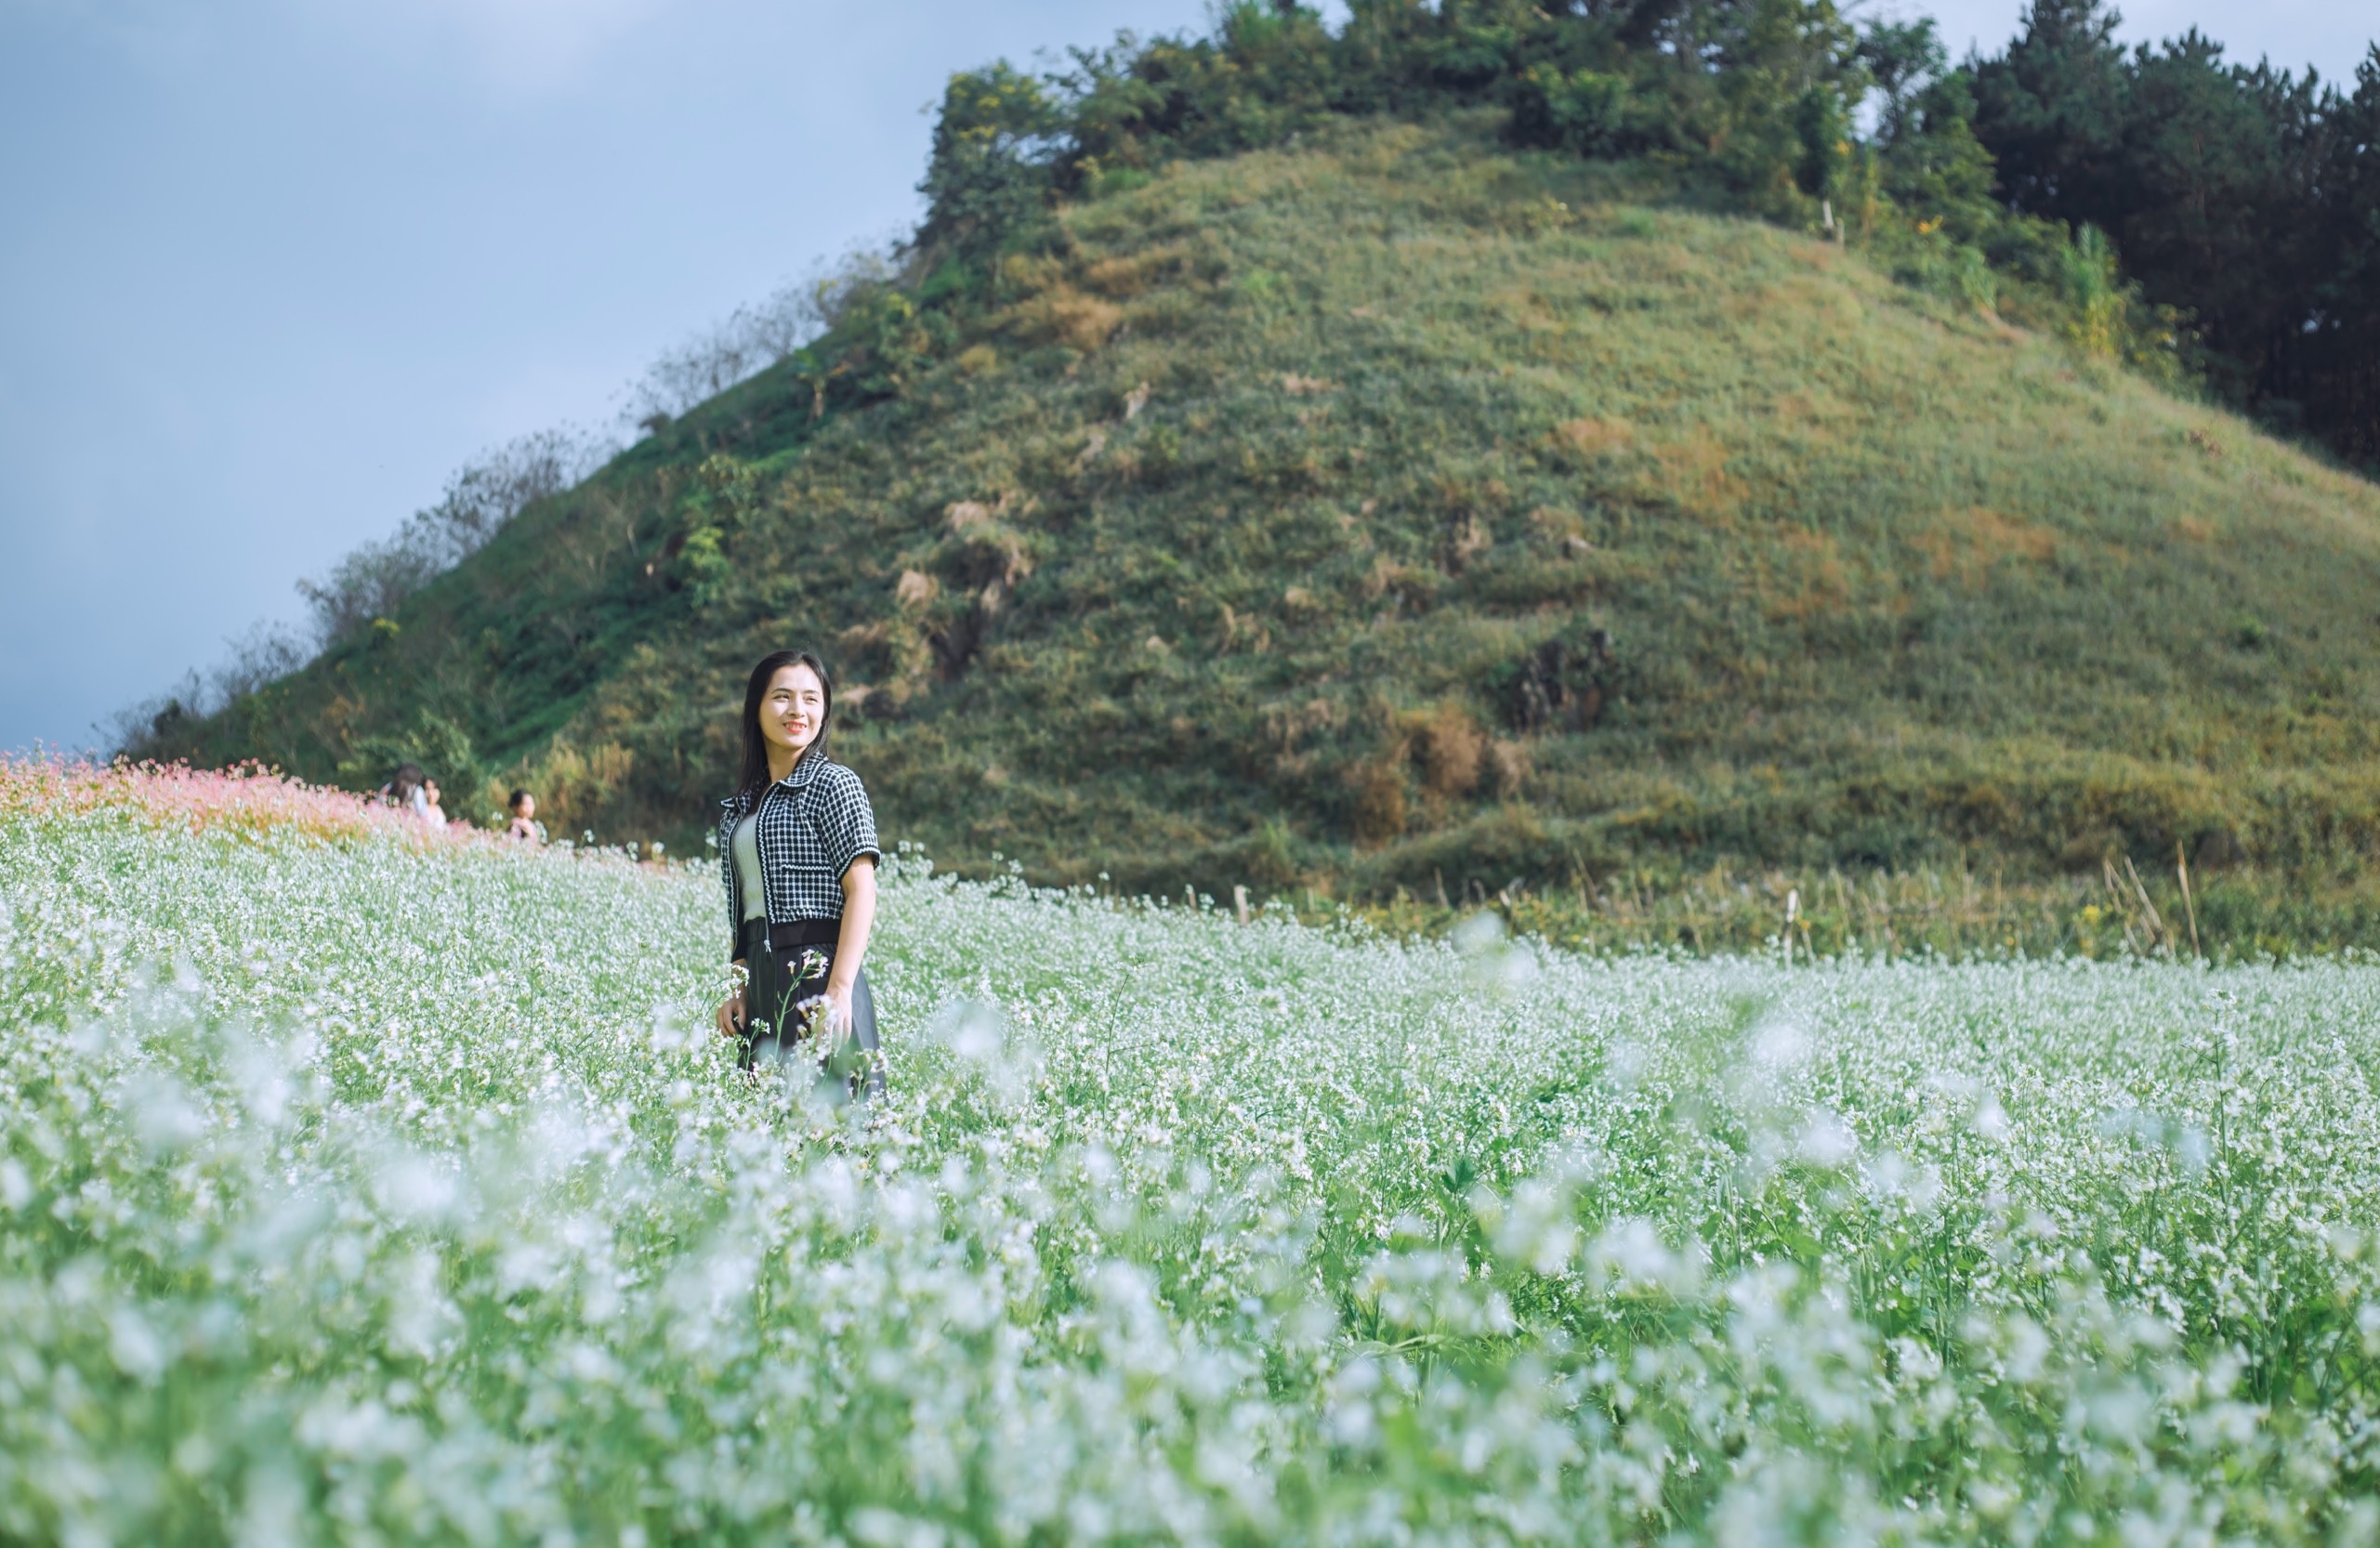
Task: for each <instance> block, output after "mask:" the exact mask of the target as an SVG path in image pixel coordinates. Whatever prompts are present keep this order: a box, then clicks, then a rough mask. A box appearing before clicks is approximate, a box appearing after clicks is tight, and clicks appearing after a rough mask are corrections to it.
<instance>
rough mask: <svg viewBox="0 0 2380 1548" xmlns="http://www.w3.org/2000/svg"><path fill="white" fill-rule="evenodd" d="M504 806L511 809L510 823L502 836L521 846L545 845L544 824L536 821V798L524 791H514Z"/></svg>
mask: <svg viewBox="0 0 2380 1548" xmlns="http://www.w3.org/2000/svg"><path fill="white" fill-rule="evenodd" d="M506 804H507V805H508V806H510V807H511V808H512V823H511V825H510V826H508V827H507V828H506V829H505V831H504V836H505V837H506V838H515V839H519V841H520V842H521V843H523V844H532V845H535V844H543V843H545V842H546V824H544V823H543V822H540V821H538V820H537V797H535V796H534V795H532V794H529V793H528V792H527V791H525V790H516V791H514V792H513V793H512V799H511V801H510V802H508V803H506Z"/></svg>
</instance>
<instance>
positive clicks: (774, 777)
mask: <svg viewBox="0 0 2380 1548" xmlns="http://www.w3.org/2000/svg"><path fill="white" fill-rule="evenodd" d="M834 713H835V686H834V684H833V682H832V681H831V680H830V679H829V678H828V676H827V674H826V665H825V663H824V662H821V661H820V660H819V659H818V658H817V657H816V656H814V655H812V654H810V653H809V652H808V651H806V650H803V651H796V650H780V651H777V652H775V653H774V654H772V655H769V656H765V657H763V658H761V661H760V664H758V665H757V666H756V667H754V668H753V669H752V677H751V680H750V681H749V682H747V683H746V684H745V685H744V691H743V727H742V728H741V741H742V743H743V762H742V767H740V768H739V770H738V771H737V775H736V789H735V794H732V795H730V796H729V797H728V798H727V799H726V800H725V801H723V802H721V803H720V805H721V807H724V808H725V809H724V811H723V812H722V814H721V816H720V819H719V872H720V879H721V882H722V883H723V885H724V886H725V887H726V889H727V900H728V925H729V929H730V934H731V937H732V943H731V945H730V951H729V955H730V957H731V958H732V960H733V962H734V964H735V965H736V966H737V967H739V968H741V969H743V984H742V986H741V987H739V988H738V989H737V990H736V991H735V992H734V993H733V994H731V995H730V996H729V998H728V999H727V1001H726V1002H725V1003H723V1004H721V1005H720V1006H719V1008H718V1026H719V1031H720V1033H721V1034H722V1035H723V1036H728V1037H742V1038H743V1057H742V1062H743V1065H744V1066H745V1067H746V1068H747V1069H749V1068H752V1067H754V1066H756V1065H757V1064H758V1063H760V1062H761V1061H762V1060H764V1059H765V1060H766V1061H768V1062H769V1064H770V1065H772V1066H775V1065H782V1064H783V1063H784V1062H785V1061H786V1060H787V1059H789V1058H790V1057H791V1056H792V1052H793V1044H794V1043H796V1042H798V1041H799V1040H800V1039H801V1037H802V1036H803V1034H804V1033H805V1032H806V1031H809V1030H815V1031H816V1032H817V1034H818V1043H817V1046H816V1048H815V1049H814V1050H813V1052H814V1054H815V1055H816V1056H817V1057H818V1058H819V1059H820V1064H821V1068H822V1069H827V1070H828V1071H829V1072H830V1073H834V1074H845V1075H849V1076H851V1077H852V1079H853V1081H854V1083H855V1084H856V1083H857V1082H858V1079H859V1077H858V1074H857V1067H858V1066H859V1065H861V1064H862V1063H863V1064H864V1066H865V1081H866V1088H867V1090H868V1092H869V1094H870V1095H880V1094H881V1093H882V1092H883V1090H884V1073H883V1066H882V1063H881V1061H879V1060H878V1058H877V1057H876V1013H875V1003H874V998H873V997H872V996H871V995H870V994H869V992H868V980H867V976H866V974H865V973H864V972H862V971H861V964H862V962H863V961H864V960H865V958H866V956H867V951H868V932H869V930H870V929H871V927H872V926H873V925H874V923H875V913H876V870H875V867H876V860H877V859H878V858H879V856H880V855H881V854H882V851H881V850H879V849H878V848H877V846H876V819H875V812H874V808H872V807H870V806H869V804H868V793H867V790H866V788H865V787H864V786H863V785H861V782H860V777H859V776H858V775H857V774H855V773H853V772H852V771H851V770H850V769H848V768H847V767H844V766H843V765H841V764H839V763H836V762H835V761H834V760H833V759H831V758H830V757H828V756H827V752H826V733H827V726H828V722H829V721H830V720H831V719H832V718H833V716H834ZM847 1041H848V1043H853V1044H856V1045H857V1048H858V1050H859V1052H858V1055H857V1056H856V1057H850V1056H846V1055H845V1054H844V1052H843V1050H844V1046H845V1043H846V1042H847Z"/></svg>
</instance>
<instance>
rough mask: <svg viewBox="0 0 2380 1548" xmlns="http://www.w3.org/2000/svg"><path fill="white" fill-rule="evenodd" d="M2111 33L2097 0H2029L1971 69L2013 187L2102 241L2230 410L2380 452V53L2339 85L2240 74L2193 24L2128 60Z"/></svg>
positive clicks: (1985, 131) (2252, 71) (2037, 208)
mask: <svg viewBox="0 0 2380 1548" xmlns="http://www.w3.org/2000/svg"><path fill="white" fill-rule="evenodd" d="M2115 23H2116V12H2115V11H2114V10H2113V9H2111V8H2110V7H2109V6H2107V5H2106V4H2105V0H2037V3H2036V4H2034V5H2033V6H2032V8H2031V9H2030V10H2029V11H2028V13H2027V15H2026V18H2025V26H2024V31H2023V32H2022V33H2021V34H2020V35H2019V36H2018V38H2017V39H2016V40H2015V41H2014V42H2013V43H2011V44H2010V45H2009V46H2008V48H2007V49H2006V51H2005V53H2004V54H2002V55H2001V56H1999V57H1998V58H1994V59H1986V60H1982V61H1980V62H1979V65H1978V67H1977V71H1976V75H1975V86H1976V92H1977V97H1978V101H1979V106H1978V110H1977V112H1976V114H1975V116H1974V123H1975V125H1976V128H1977V130H1978V133H1979V136H1980V138H1981V139H1982V142H1983V144H1984V145H1985V146H1986V147H1988V148H1989V150H1990V151H1991V152H1992V155H1993V156H1994V157H1995V158H1996V159H1997V163H1998V169H1999V177H2000V186H2001V190H2002V192H2003V193H2004V195H2005V198H2006V199H2007V200H2008V201H2009V203H2011V204H2013V205H2014V206H2015V207H2016V209H2018V211H2020V212H2023V213H2026V214H2030V215H2033V216H2042V217H2045V218H2049V219H2053V220H2057V221H2059V222H2062V223H2064V224H2066V225H2067V226H2069V227H2071V228H2074V229H2077V230H2080V229H2084V228H2087V227H2096V228H2097V229H2098V230H2101V231H2103V232H2105V233H2106V235H2107V237H2108V238H2109V239H2110V241H2111V243H2112V244H2113V247H2114V249H2115V250H2116V251H2117V252H2119V253H2121V254H2122V256H2123V261H2124V269H2125V272H2126V273H2127V275H2128V276H2129V277H2130V279H2131V281H2132V282H2137V285H2138V286H2139V291H2140V295H2142V296H2143V297H2144V298H2145V300H2146V301H2147V303H2149V305H2150V307H2152V308H2165V309H2166V310H2167V312H2168V313H2169V314H2170V315H2173V316H2176V317H2178V318H2186V319H2187V320H2188V321H2189V324H2190V326H2191V328H2192V330H2193V331H2194V332H2195V333H2196V334H2197V335H2198V336H2199V338H2200V340H2201V341H2202V343H2203V345H2204V350H2205V353H2204V359H2203V362H2202V365H2203V369H2204V371H2205V374H2207V376H2208V377H2209V378H2210V380H2211V381H2212V383H2213V385H2214V386H2215V387H2216V388H2217V389H2218V390H2220V391H2222V392H2223V393H2224V394H2225V395H2226V396H2227V397H2228V398H2229V399H2230V400H2233V401H2235V402H2238V403H2241V404H2243V405H2246V406H2248V407H2250V408H2251V409H2253V410H2255V412H2256V413H2259V414H2260V415H2262V416H2263V417H2265V418H2266V419H2267V420H2268V421H2269V422H2272V423H2274V424H2277V425H2279V426H2281V427H2283V428H2284V429H2293V430H2294V429H2298V428H2301V427H2302V428H2304V429H2307V430H2310V431H2312V432H2313V433H2315V434H2316V435H2318V436H2319V437H2320V438H2321V439H2322V440H2324V441H2325V442H2327V443H2328V444H2329V445H2330V446H2332V447H2333V448H2334V449H2335V450H2336V451H2338V452H2340V453H2344V454H2346V455H2347V456H2348V457H2350V458H2358V459H2362V460H2365V461H2367V462H2368V461H2373V460H2374V459H2380V386H2375V384H2376V383H2380V376H2376V375H2375V371H2374V361H2380V318H2375V313H2374V305H2373V301H2372V299H2371V297H2372V296H2373V294H2374V292H2373V288H2372V287H2371V286H2369V285H2360V286H2359V283H2358V282H2359V280H2360V279H2361V278H2363V277H2365V276H2366V275H2367V274H2368V270H2367V269H2366V268H2365V267H2364V265H2365V263H2366V259H2365V257H2364V256H2363V255H2365V254H2366V253H2368V251H2369V244H2370V243H2371V241H2372V232H2373V230H2380V197H2375V195H2374V193H2373V189H2374V187H2375V186H2380V137H2375V136H2374V135H2373V133H2372V132H2371V131H2372V128H2373V125H2375V124H2380V55H2375V56H2374V57H2373V60H2371V61H2367V62H2366V64H2365V66H2364V67H2363V68H2362V69H2361V70H2360V71H2359V72H2358V76H2357V81H2356V83H2355V89H2354V90H2353V91H2352V93H2342V92H2341V90H2340V89H2339V88H2338V87H2337V86H2335V85H2324V84H2322V83H2321V82H2319V81H2317V80H2316V79H2315V78H2314V76H2313V74H2312V73H2311V72H2308V73H2307V74H2306V75H2304V76H2295V75H2293V74H2292V73H2291V72H2287V71H2276V70H2274V69H2272V68H2271V67H2270V66H2269V65H2268V64H2263V63H2259V64H2257V65H2256V66H2255V67H2254V68H2249V67H2246V66H2242V65H2235V64H2231V63H2229V62H2227V61H2226V60H2225V59H2224V57H2223V49H2222V46H2220V45H2219V44H2217V43H2216V42H2214V41H2213V40H2211V39H2209V38H2207V37H2205V36H2204V35H2202V34H2201V33H2198V32H2196V31H2195V30H2193V31H2191V32H2189V33H2185V34H2183V35H2182V36H2180V37H2178V38H2174V39H2169V40H2167V41H2166V42H2165V43H2163V44H2162V45H2160V46H2156V47H2153V48H2152V47H2142V48H2139V49H2137V50H2133V51H2130V52H2127V51H2126V50H2125V49H2124V47H2123V46H2121V45H2119V44H2118V43H2117V42H2116V41H2115V37H2114V29H2115ZM2349 297H2353V299H2352V300H2350V299H2349ZM2342 302H2346V303H2347V305H2346V308H2345V309H2344V310H2342V309H2341V305H2340V304H2341V303H2342Z"/></svg>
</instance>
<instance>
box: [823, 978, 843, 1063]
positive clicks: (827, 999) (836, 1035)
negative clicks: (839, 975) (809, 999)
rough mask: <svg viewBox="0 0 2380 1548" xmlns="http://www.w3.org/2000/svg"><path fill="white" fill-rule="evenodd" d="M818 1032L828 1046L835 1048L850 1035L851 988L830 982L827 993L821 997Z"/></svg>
mask: <svg viewBox="0 0 2380 1548" xmlns="http://www.w3.org/2000/svg"><path fill="white" fill-rule="evenodd" d="M818 1030H819V1031H820V1033H821V1034H822V1037H823V1040H824V1041H825V1043H826V1044H827V1045H828V1046H829V1047H833V1046H834V1045H835V1043H840V1042H842V1041H843V1039H844V1038H846V1037H848V1035H850V1031H851V986H850V985H849V984H841V985H837V984H835V983H833V982H829V983H828V984H827V986H826V992H825V993H824V994H822V995H820V996H819V1001H818Z"/></svg>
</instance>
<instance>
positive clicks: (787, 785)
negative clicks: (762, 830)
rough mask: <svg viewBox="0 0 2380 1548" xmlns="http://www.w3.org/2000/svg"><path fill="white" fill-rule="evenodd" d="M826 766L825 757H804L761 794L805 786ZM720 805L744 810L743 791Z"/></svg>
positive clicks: (735, 809)
mask: <svg viewBox="0 0 2380 1548" xmlns="http://www.w3.org/2000/svg"><path fill="white" fill-rule="evenodd" d="M823 767H826V759H825V758H824V757H815V758H809V757H806V758H804V759H802V761H801V762H799V763H797V764H796V765H794V771H793V772H792V773H790V774H788V775H786V776H785V777H784V778H783V779H782V780H780V781H777V782H776V783H775V784H773V785H770V786H769V787H768V789H767V790H764V791H763V792H762V793H761V794H763V795H764V796H765V795H766V794H768V791H769V790H799V789H801V788H802V787H803V786H805V785H807V784H809V782H810V781H812V780H815V779H817V778H818V771H819V770H820V769H822V768H823ZM719 805H720V806H721V807H727V808H728V809H730V810H732V811H742V810H743V806H744V800H743V792H742V791H737V792H736V793H735V794H733V795H730V796H728V797H727V798H726V799H724V800H722V801H721V802H720V803H719Z"/></svg>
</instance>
